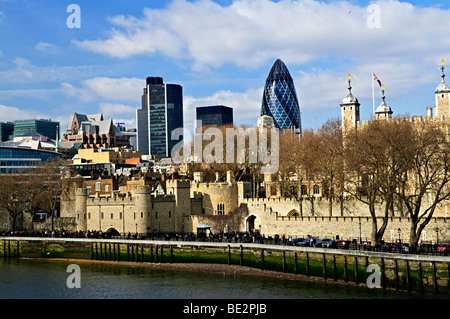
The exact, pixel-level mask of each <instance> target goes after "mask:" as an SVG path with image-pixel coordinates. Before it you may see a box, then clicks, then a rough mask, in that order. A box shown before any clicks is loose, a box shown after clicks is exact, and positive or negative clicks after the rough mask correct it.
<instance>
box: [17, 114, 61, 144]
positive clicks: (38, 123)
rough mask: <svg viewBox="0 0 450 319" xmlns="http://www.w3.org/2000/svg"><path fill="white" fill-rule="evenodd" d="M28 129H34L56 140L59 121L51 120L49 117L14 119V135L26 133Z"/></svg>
mask: <svg viewBox="0 0 450 319" xmlns="http://www.w3.org/2000/svg"><path fill="white" fill-rule="evenodd" d="M29 131H34V132H36V133H39V134H41V135H44V136H46V137H48V138H50V139H52V140H56V139H57V137H58V136H59V122H53V121H52V120H50V119H48V120H47V119H40V120H17V121H14V137H18V136H22V135H23V134H27V133H28V132H29ZM56 131H58V134H56Z"/></svg>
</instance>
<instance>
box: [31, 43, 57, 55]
mask: <svg viewBox="0 0 450 319" xmlns="http://www.w3.org/2000/svg"><path fill="white" fill-rule="evenodd" d="M35 49H36V50H38V51H42V52H45V53H50V54H57V53H60V52H61V51H60V50H59V48H58V47H57V46H56V45H54V44H51V43H47V42H38V43H37V44H36V46H35Z"/></svg>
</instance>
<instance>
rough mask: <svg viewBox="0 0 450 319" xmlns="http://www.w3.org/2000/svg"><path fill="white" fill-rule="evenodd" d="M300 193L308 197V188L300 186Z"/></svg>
mask: <svg viewBox="0 0 450 319" xmlns="http://www.w3.org/2000/svg"><path fill="white" fill-rule="evenodd" d="M301 192H302V195H308V187H307V186H306V185H302V187H301Z"/></svg>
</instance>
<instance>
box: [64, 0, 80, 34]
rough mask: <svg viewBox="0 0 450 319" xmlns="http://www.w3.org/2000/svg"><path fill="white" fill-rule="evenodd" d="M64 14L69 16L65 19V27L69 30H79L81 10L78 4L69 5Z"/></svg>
mask: <svg viewBox="0 0 450 319" xmlns="http://www.w3.org/2000/svg"><path fill="white" fill-rule="evenodd" d="M66 12H70V13H71V14H70V15H69V16H68V17H67V20H66V25H67V27H68V28H69V29H73V28H77V29H79V28H81V8H80V6H79V5H78V4H69V5H68V6H67V10H66Z"/></svg>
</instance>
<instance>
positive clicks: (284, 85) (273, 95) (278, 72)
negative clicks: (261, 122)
mask: <svg viewBox="0 0 450 319" xmlns="http://www.w3.org/2000/svg"><path fill="white" fill-rule="evenodd" d="M261 115H269V116H271V117H273V122H274V125H275V127H276V128H278V129H281V130H282V129H295V130H298V131H301V129H302V125H301V119H300V106H299V103H298V98H297V93H296V91H295V87H294V81H293V80H292V77H291V75H290V73H289V71H288V69H287V67H286V65H285V64H284V63H283V61H281V60H280V59H278V60H276V61H275V63H274V64H273V66H272V68H271V69H270V72H269V75H268V76H267V79H266V84H265V86H264V93H263V99H262V105H261Z"/></svg>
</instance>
